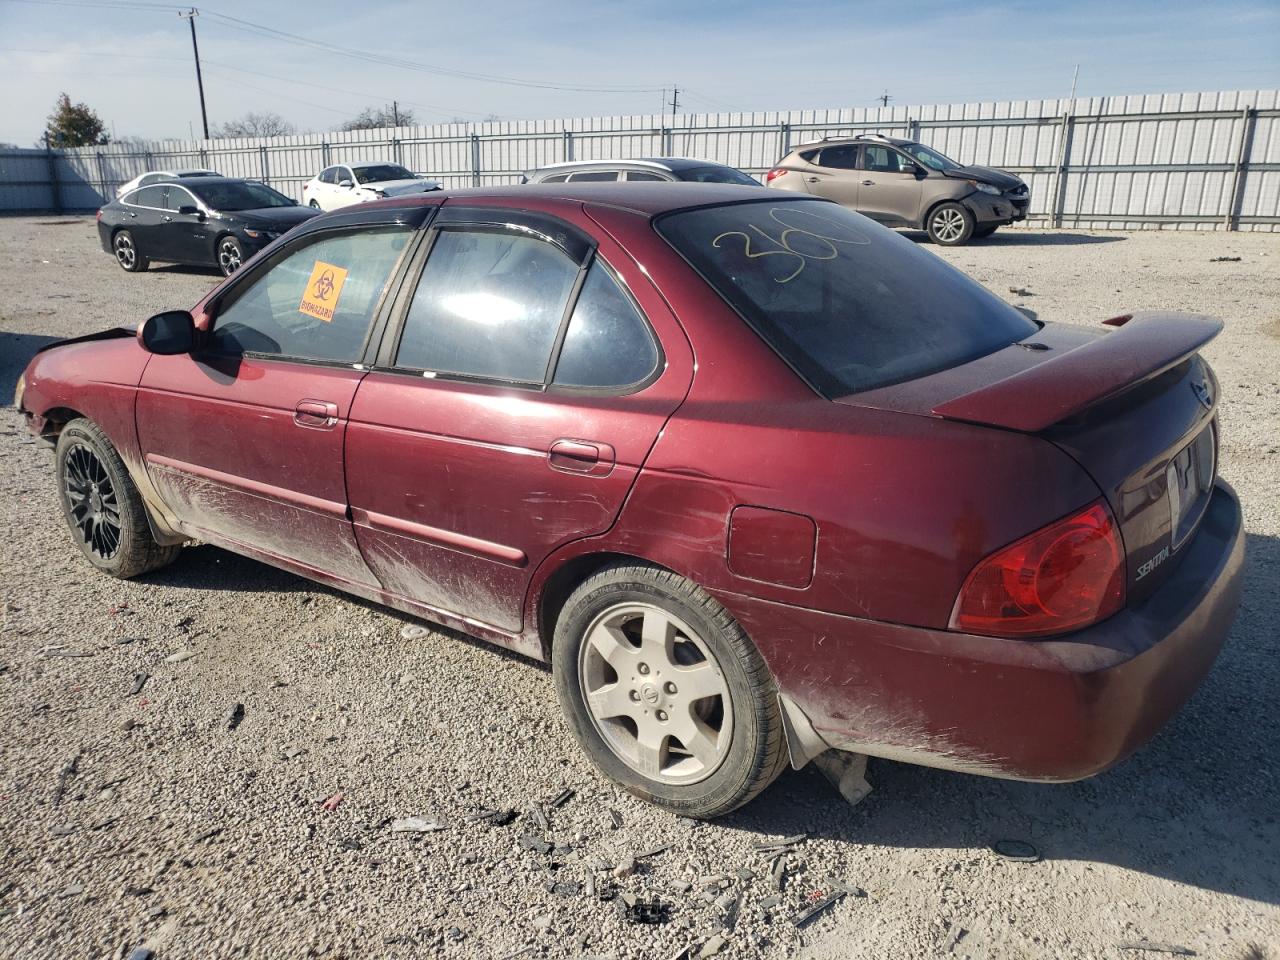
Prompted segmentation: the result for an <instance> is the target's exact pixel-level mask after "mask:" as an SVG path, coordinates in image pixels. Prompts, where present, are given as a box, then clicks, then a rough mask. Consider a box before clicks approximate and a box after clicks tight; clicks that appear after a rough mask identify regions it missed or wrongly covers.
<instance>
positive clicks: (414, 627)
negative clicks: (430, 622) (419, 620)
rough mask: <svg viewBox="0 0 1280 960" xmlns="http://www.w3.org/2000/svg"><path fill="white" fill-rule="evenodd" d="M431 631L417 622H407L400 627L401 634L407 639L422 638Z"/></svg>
mask: <svg viewBox="0 0 1280 960" xmlns="http://www.w3.org/2000/svg"><path fill="white" fill-rule="evenodd" d="M430 632H431V631H430V630H429V629H428V628H426V627H421V626H418V624H416V623H406V624H405V625H404V626H403V627H401V628H400V636H401V638H402V639H405V640H421V639H422V638H423V637H425V636H426V635H427V634H429V633H430Z"/></svg>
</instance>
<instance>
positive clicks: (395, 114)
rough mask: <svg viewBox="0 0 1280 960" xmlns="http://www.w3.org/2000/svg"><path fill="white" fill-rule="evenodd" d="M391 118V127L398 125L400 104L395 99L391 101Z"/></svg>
mask: <svg viewBox="0 0 1280 960" xmlns="http://www.w3.org/2000/svg"><path fill="white" fill-rule="evenodd" d="M391 119H392V120H394V121H395V122H394V123H393V124H392V126H393V127H398V126H400V104H399V103H398V102H397V101H395V100H392V101H391Z"/></svg>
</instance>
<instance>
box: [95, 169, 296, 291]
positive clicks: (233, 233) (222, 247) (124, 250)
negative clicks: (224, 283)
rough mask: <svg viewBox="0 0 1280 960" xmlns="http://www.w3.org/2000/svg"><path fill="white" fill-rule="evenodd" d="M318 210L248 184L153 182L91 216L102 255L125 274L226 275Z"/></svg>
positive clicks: (202, 180) (207, 180)
mask: <svg viewBox="0 0 1280 960" xmlns="http://www.w3.org/2000/svg"><path fill="white" fill-rule="evenodd" d="M318 212H319V211H317V210H312V209H310V208H309V207H302V206H299V205H298V204H297V203H295V202H294V201H293V200H290V199H289V198H288V197H286V196H285V195H284V194H283V193H280V192H279V191H276V190H272V189H271V188H270V187H268V186H267V185H266V184H264V183H258V182H256V181H253V180H233V179H231V178H229V177H201V178H199V179H198V180H190V181H186V180H184V181H183V182H182V183H178V182H177V181H169V182H167V183H155V184H152V185H151V186H147V187H142V188H141V189H138V190H134V191H132V192H130V193H127V194H125V195H124V196H123V197H121V198H120V199H118V200H112V201H111V202H110V203H108V204H107V205H106V206H105V207H103V208H102V209H101V210H99V211H98V236H99V237H100V238H101V239H102V249H104V250H106V251H107V252H108V253H110V254H112V255H114V256H115V258H116V262H117V263H119V264H120V266H121V267H123V268H124V269H125V270H128V271H129V272H130V273H135V272H137V271H139V270H145V269H147V267H148V266H149V265H150V263H151V261H152V260H160V261H164V262H166V263H191V264H197V265H199V266H214V267H217V268H218V269H219V270H221V271H222V273H223V275H224V276H230V275H231V274H232V273H234V272H235V271H236V270H237V269H239V267H240V264H242V263H244V261H245V260H247V259H249V257H251V256H252V255H253V254H255V253H257V252H258V251H259V250H261V249H262V248H263V247H265V246H266V245H267V244H268V243H270V242H271V241H272V240H274V239H275V238H276V237H278V236H280V234H282V233H284V232H285V231H287V230H289V229H290V228H291V227H295V226H297V225H298V224H299V223H301V222H302V221H303V220H309V219H311V218H312V217H314V216H316V215H317V213H318Z"/></svg>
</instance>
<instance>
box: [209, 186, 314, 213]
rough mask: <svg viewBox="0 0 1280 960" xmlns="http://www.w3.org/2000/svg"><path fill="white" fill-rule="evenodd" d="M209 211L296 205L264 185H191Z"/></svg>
mask: <svg viewBox="0 0 1280 960" xmlns="http://www.w3.org/2000/svg"><path fill="white" fill-rule="evenodd" d="M187 189H188V190H191V191H192V192H193V193H194V194H196V196H198V197H199V198H200V199H201V200H203V201H204V202H205V203H206V204H207V205H208V207H209V209H210V210H260V209H262V208H263V207H293V206H296V205H297V204H295V203H294V201H292V200H290V199H289V198H288V197H286V196H285V195H284V194H283V193H280V192H278V191H276V190H272V189H271V188H270V187H268V186H267V185H266V184H265V183H251V182H247V181H246V182H243V183H193V184H191V185H190V186H189V187H188V188H187Z"/></svg>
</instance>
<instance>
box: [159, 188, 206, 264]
mask: <svg viewBox="0 0 1280 960" xmlns="http://www.w3.org/2000/svg"><path fill="white" fill-rule="evenodd" d="M164 206H165V212H164V214H163V215H162V216H161V217H160V225H159V227H158V228H157V230H156V236H157V237H158V238H159V242H160V245H161V246H162V247H163V249H164V250H165V252H166V253H167V255H168V256H170V257H172V258H173V259H174V260H178V261H181V262H183V263H212V262H213V261H214V252H213V239H214V234H213V228H212V227H211V226H210V225H209V222H208V219H207V218H206V217H205V216H204V215H203V214H199V213H180V212H179V211H180V210H182V208H183V207H188V208H189V207H194V208H195V209H196V210H199V209H201V204H200V201H198V200H197V199H196V198H195V196H194V195H193V194H192V193H191V192H190V191H189V190H187V189H186V188H185V187H180V186H178V185H177V184H176V183H171V184H169V185H168V188H167V193H166V195H165V203H164Z"/></svg>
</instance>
